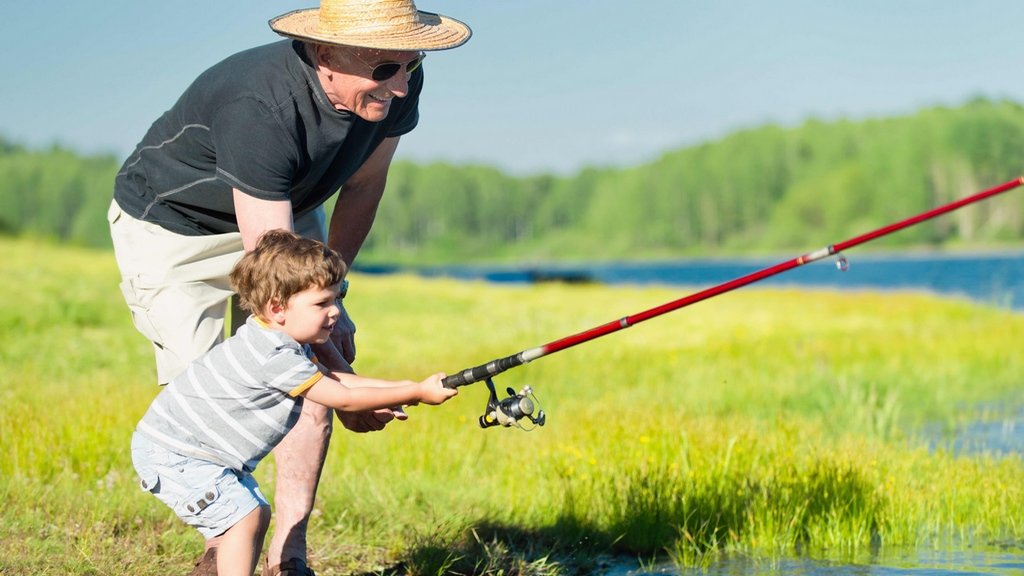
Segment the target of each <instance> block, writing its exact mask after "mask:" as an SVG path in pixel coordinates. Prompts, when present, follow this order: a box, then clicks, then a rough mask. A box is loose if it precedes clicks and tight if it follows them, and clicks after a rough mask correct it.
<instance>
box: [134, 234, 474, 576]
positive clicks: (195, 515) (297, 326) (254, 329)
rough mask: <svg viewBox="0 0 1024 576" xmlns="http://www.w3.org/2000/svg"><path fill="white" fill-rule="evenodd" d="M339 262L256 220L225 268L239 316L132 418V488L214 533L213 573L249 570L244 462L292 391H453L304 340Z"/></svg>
mask: <svg viewBox="0 0 1024 576" xmlns="http://www.w3.org/2000/svg"><path fill="white" fill-rule="evenodd" d="M346 271H347V270H346V267H345V264H344V262H343V261H342V259H341V257H340V256H339V255H338V254H337V253H336V252H334V251H333V250H331V249H330V248H328V247H327V246H325V245H324V244H323V243H321V242H318V241H316V240H310V239H307V238H302V237H300V236H298V235H296V234H294V233H292V232H288V231H285V230H271V231H269V232H266V233H265V234H264V235H263V236H261V237H260V239H259V242H258V243H257V245H256V247H255V249H254V250H253V251H251V252H248V253H246V254H245V255H244V256H243V257H242V258H241V259H240V260H239V261H238V263H237V264H236V265H235V267H234V268H233V269H232V271H231V276H230V278H231V285H232V287H233V288H234V290H235V291H237V292H238V295H239V300H240V303H241V305H242V307H243V309H245V310H247V311H249V312H251V313H252V315H251V316H250V317H249V318H248V320H247V321H246V324H245V326H243V327H241V328H240V329H239V330H238V332H237V334H236V335H235V336H232V337H231V338H229V339H228V340H226V341H224V342H223V343H222V344H220V345H218V346H216V347H215V348H213V349H212V350H211V351H210V352H208V353H207V354H206V355H204V356H202V357H201V358H199V359H197V360H196V361H194V362H192V364H191V365H190V366H189V367H188V369H187V370H186V371H185V372H184V373H182V374H181V375H180V376H178V377H176V378H174V379H172V380H171V382H170V383H169V384H168V385H167V386H166V388H164V389H163V390H162V391H161V392H160V394H159V395H158V396H157V397H156V399H155V400H154V401H153V403H152V405H150V407H149V410H148V411H147V412H146V414H145V415H144V416H143V417H142V420H140V421H139V424H138V426H137V427H136V429H135V434H134V435H133V437H132V461H133V462H134V464H135V469H136V471H137V472H138V474H139V477H140V480H141V485H142V488H143V489H144V490H147V491H149V492H151V493H152V494H153V495H155V496H156V497H157V498H159V499H160V500H161V501H162V502H164V503H165V504H167V505H168V506H170V507H171V509H173V510H174V512H175V513H176V514H177V515H178V516H179V517H180V518H181V519H182V520H184V521H185V522H186V523H187V524H189V525H190V526H193V527H195V528H197V529H198V530H199V531H200V532H201V533H202V534H203V536H204V537H206V538H207V539H210V538H213V537H216V536H220V537H221V538H220V543H219V545H218V547H217V552H216V556H217V558H216V561H217V574H218V575H219V576H231V575H234V574H237V575H245V576H250V575H251V574H252V573H253V570H254V569H255V567H256V563H257V561H258V558H259V553H260V551H261V549H262V547H263V538H264V536H265V535H266V531H267V527H268V525H269V524H270V505H269V503H268V502H267V499H266V497H264V495H263V494H262V492H260V489H259V486H258V485H257V483H256V481H255V479H254V478H253V476H252V472H253V470H254V469H255V468H256V465H257V463H259V461H260V460H262V459H263V458H264V457H265V456H266V455H267V454H269V453H270V451H271V449H272V448H273V447H274V446H275V445H276V444H277V443H278V442H280V441H281V439H282V438H284V436H285V434H287V433H288V431H289V430H290V429H291V428H292V427H293V426H294V425H295V422H296V420H297V419H298V417H299V413H300V411H301V408H302V402H303V399H304V398H309V399H310V400H311V401H314V402H317V403H320V404H323V405H325V406H328V407H330V408H334V409H335V410H342V411H365V410H374V409H379V408H388V407H393V406H400V405H404V404H417V403H420V402H423V403H425V404H435V405H436V404H441V403H442V402H444V401H445V400H447V399H448V398H451V397H452V396H455V394H456V391H455V390H449V389H447V388H445V387H444V386H443V385H442V383H441V379H442V378H443V377H444V374H434V375H433V376H431V377H429V378H427V379H426V380H424V381H422V382H418V383H417V382H412V381H400V382H392V381H387V380H377V379H373V378H366V377H362V376H356V375H354V374H347V373H341V372H328V371H327V370H326V369H325V368H324V367H323V366H322V365H320V364H318V363H317V362H316V358H314V357H313V355H312V352H311V351H310V347H309V345H310V344H320V343H323V342H325V341H326V340H327V338H329V337H330V334H331V330H332V328H333V327H334V323H335V322H336V321H337V319H338V316H339V314H340V311H339V308H338V305H337V298H338V287H339V284H340V283H341V281H342V279H343V278H344V276H345V273H346Z"/></svg>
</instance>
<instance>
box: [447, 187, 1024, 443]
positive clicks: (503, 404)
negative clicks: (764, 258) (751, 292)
mask: <svg viewBox="0 0 1024 576" xmlns="http://www.w3.org/2000/svg"><path fill="white" fill-rule="evenodd" d="M1021 184H1024V176H1022V177H1019V178H1017V179H1015V180H1011V181H1009V182H1006V183H1004V184H1000V185H999V186H996V187H994V188H989V189H988V190H984V191H982V192H978V193H976V194H973V195H971V196H967V197H965V198H961V199H960V200H957V201H955V202H950V203H949V204H945V205H942V206H939V207H938V208H933V209H931V210H928V211H927V212H922V213H920V214H918V215H916V216H911V217H910V218H907V219H905V220H900V221H899V222H895V223H893V224H889V225H888V226H883V227H881V228H879V229H877V230H873V231H871V232H867V233H865V234H861V235H860V236H856V237H854V238H850V239H849V240H846V241H843V242H838V243H836V244H829V245H828V246H826V247H824V248H821V249H818V250H815V251H813V252H808V253H806V254H803V255H801V256H798V257H796V258H793V259H792V260H787V261H785V262H780V263H778V264H775V265H774V266H769V267H767V268H764V269H762V270H758V271H756V272H752V273H750V274H747V275H746V276H741V277H739V278H736V279H734V280H729V281H728V282H724V283H722V284H719V285H717V286H712V287H711V288H708V289H706V290H701V291H700V292H695V293H693V294H690V295H689V296H685V297H683V298H679V299H678V300H673V301H671V302H667V303H665V304H662V305H660V306H655V307H654V308H651V309H649V310H644V311H642V312H638V313H636V314H633V315H631V316H624V317H622V318H619V319H618V320H614V321H612V322H608V323H606V324H602V325H600V326H596V327H594V328H591V329H589V330H584V331H583V332H579V333H577V334H572V335H570V336H566V337H564V338H560V339H558V340H555V341H553V342H549V343H547V344H544V345H542V346H537V347H534V348H528V349H526V350H523V351H522V352H519V353H517V354H513V355H511V356H506V357H504V358H498V359H496V360H492V361H490V362H487V363H486V364H481V365H479V366H474V367H472V368H467V369H465V370H461V371H460V372H458V373H457V374H453V375H451V376H448V377H446V378H445V379H444V380H443V383H444V386H446V387H447V388H456V387H458V386H465V385H466V384H472V383H473V382H479V381H481V380H484V381H486V382H487V387H488V389H489V390H490V398H489V400H488V403H487V409H486V410H485V412H484V415H483V416H481V417H480V426H481V427H484V428H486V427H488V426H496V425H499V424H500V425H502V426H520V427H521V425H520V421H521V420H522V419H527V420H529V421H530V422H532V423H533V424H534V425H538V426H543V425H544V421H545V416H544V412H543V411H540V412H538V413H537V416H536V417H535V416H534V415H533V412H534V408H535V405H534V404H535V400H536V398H535V397H534V396H533V392H532V390H530V388H529V387H526V388H524V389H523V391H522V392H520V393H518V394H516V393H515V390H513V389H512V388H509V389H508V390H507V391H508V394H509V396H508V398H505V399H504V400H500V401H499V400H498V397H497V394H496V392H495V390H494V382H493V381H492V380H491V378H492V377H493V376H495V375H497V374H500V373H502V372H504V371H506V370H508V369H510V368H515V367H516V366H521V365H523V364H526V363H528V362H532V361H534V360H536V359H538V358H542V357H544V356H548V355H550V354H554V353H555V352H560V351H562V350H565V349H566V348H571V347H573V346H576V345H577V344H582V343H584V342H589V341H591V340H594V339H596V338H600V337H602V336H606V335H608V334H611V333H612V332H618V331H619V330H622V329H623V328H628V327H630V326H633V325H635V324H639V323H640V322H643V321H645V320H650V319H651V318H654V317H657V316H661V315H662V314H667V313H668V312H672V311H673V310H678V309H680V308H683V307H686V306H689V305H690V304H695V303H697V302H700V301H702V300H707V299H708V298H712V297H714V296H718V295H719V294H722V293H725V292H729V291H731V290H735V289H737V288H740V287H742V286H746V285H748V284H753V283H754V282H757V281H759V280H764V279H765V278H769V277H772V276H775V275H776V274H781V273H783V272H785V271H787V270H792V269H793V268H797V267H799V266H803V265H804V264H808V263H810V262H814V261H816V260H821V259H822V258H827V257H829V256H834V255H838V258H839V261H838V262H837V264H838V265H839V267H840V269H842V270H845V269H846V260H845V258H843V257H842V254H841V252H842V251H843V250H845V249H847V248H853V247H854V246H858V245H860V244H863V243H865V242H870V241H871V240H874V239H876V238H880V237H882V236H886V235H889V234H892V233H893V232H896V231H898V230H902V229H904V228H908V227H910V226H914V225H915V224H920V223H921V222H924V221H925V220H930V219H932V218H935V217H936V216H941V215H943V214H946V213H947V212H952V211H954V210H957V209H959V208H962V207H964V206H967V205H968V204H973V203H975V202H980V201H982V200H986V199H988V198H991V197H993V196H995V195H997V194H1002V193H1003V192H1006V191H1008V190H1011V189H1013V188H1016V187H1018V186H1020V185H1021Z"/></svg>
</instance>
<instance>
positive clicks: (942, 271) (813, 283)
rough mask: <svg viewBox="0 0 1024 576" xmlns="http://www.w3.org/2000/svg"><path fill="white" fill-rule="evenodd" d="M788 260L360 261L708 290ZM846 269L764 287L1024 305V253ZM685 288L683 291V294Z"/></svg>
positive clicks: (799, 274)
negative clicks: (907, 293) (923, 294)
mask: <svg viewBox="0 0 1024 576" xmlns="http://www.w3.org/2000/svg"><path fill="white" fill-rule="evenodd" d="M790 258H791V257H787V258H782V259H776V260H772V259H767V258H756V259H755V258H749V259H695V260H671V261H652V262H594V263H575V264H518V265H501V266H476V265H466V266H456V265H452V266H432V267H419V268H399V267H392V266H373V267H363V268H358V270H359V271H362V272H365V273H389V272H397V271H402V272H414V273H417V274H420V275H422V276H428V277H451V278H459V279H472V280H485V281H489V282H499V283H536V282H575V283H583V282H596V283H601V284H609V285H625V284H628V285H649V284H660V285H668V286H680V287H685V288H688V289H702V288H706V287H709V286H714V285H717V284H721V283H723V282H727V281H730V280H733V279H736V278H740V277H742V276H745V275H747V274H750V273H753V272H756V271H758V270H761V269H763V268H767V267H769V266H772V265H775V264H778V263H779V262H782V261H787V260H789V259H790ZM842 258H843V259H844V261H845V263H846V270H845V271H840V270H839V269H838V266H836V264H837V263H838V262H839V261H840V260H839V257H838V256H837V257H833V258H827V259H823V260H819V261H817V262H812V263H810V264H806V265H804V266H800V267H797V268H794V269H792V270H788V271H786V272H783V273H781V274H778V275H776V276H772V277H770V278H766V279H764V280H761V281H759V282H757V283H756V284H752V285H750V286H749V287H744V288H743V289H752V288H756V287H759V286H805V287H815V288H829V289H837V290H887V291H891V290H918V291H928V292H934V293H936V294H942V295H946V296H952V297H964V298H970V299H972V300H975V301H978V302H981V303H984V304H987V305H993V306H1000V307H1006V308H1013V309H1015V310H1024V252H1019V251H1015V252H996V253H938V252H930V253H891V254H884V255H880V254H865V255H860V254H857V253H856V252H848V253H846V254H843V255H842ZM683 295H684V294H680V296H683Z"/></svg>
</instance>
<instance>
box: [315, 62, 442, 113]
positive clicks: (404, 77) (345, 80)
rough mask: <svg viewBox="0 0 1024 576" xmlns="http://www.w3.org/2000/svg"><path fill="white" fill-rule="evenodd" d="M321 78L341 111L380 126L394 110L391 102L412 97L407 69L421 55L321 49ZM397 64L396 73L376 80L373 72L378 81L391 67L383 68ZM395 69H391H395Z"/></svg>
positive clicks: (327, 91) (333, 102)
mask: <svg viewBox="0 0 1024 576" xmlns="http://www.w3.org/2000/svg"><path fill="white" fill-rule="evenodd" d="M317 50H318V51H319V54H318V62H319V63H320V66H319V67H318V70H317V72H318V75H319V76H320V83H321V84H322V85H323V89H324V92H325V93H326V94H327V98H328V99H329V100H330V101H331V104H333V105H334V107H335V108H337V109H338V110H348V111H350V112H352V113H354V114H356V115H357V116H359V117H360V118H362V119H363V120H366V121H368V122H380V121H381V120H383V119H384V118H386V117H387V115H388V111H389V110H390V109H391V99H392V98H402V97H404V96H406V95H407V94H408V93H409V76H410V75H411V72H408V71H407V69H408V68H409V67H410V64H412V67H413V68H415V66H416V64H417V63H418V61H419V59H420V58H422V54H421V53H420V52H415V51H388V50H373V49H369V48H347V47H326V46H318V47H317ZM389 63H392V64H398V65H399V66H398V67H397V72H396V73H395V74H394V75H393V76H391V77H389V78H386V79H382V80H374V79H373V75H374V69H375V68H377V75H378V77H379V76H380V75H381V73H382V71H383V72H387V71H390V70H389V68H388V67H384V68H379V67H380V66H381V65H382V64H389ZM394 68H395V67H394V66H392V67H390V69H394Z"/></svg>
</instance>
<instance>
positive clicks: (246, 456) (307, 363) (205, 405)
mask: <svg viewBox="0 0 1024 576" xmlns="http://www.w3.org/2000/svg"><path fill="white" fill-rule="evenodd" d="M322 377H323V373H322V372H320V370H319V369H318V368H317V366H316V364H315V363H314V357H313V353H312V351H311V350H310V348H309V345H306V344H299V343H298V342H296V341H295V340H294V339H292V338H291V337H290V336H288V335H287V334H286V333H284V332H282V331H280V330H272V329H270V328H268V327H267V326H266V325H265V324H263V323H262V322H261V321H260V320H259V319H257V318H256V317H255V316H250V317H249V319H248V320H247V321H246V324H245V326H242V327H241V328H240V329H239V330H238V332H237V333H236V334H235V335H234V336H232V337H231V338H228V339H227V340H225V341H224V342H223V343H221V344H219V345H217V346H216V347H214V348H213V349H212V350H210V351H209V352H207V353H206V354H205V355H203V356H202V357H200V358H198V359H197V360H195V361H194V362H192V363H191V364H190V365H189V367H188V369H187V370H186V371H185V372H183V373H182V374H180V375H178V376H177V377H175V378H174V379H172V380H171V382H169V383H168V384H167V386H165V387H164V388H163V389H162V390H161V391H160V394H159V395H157V397H156V398H155V399H154V400H153V403H152V404H151V405H150V407H149V410H148V411H147V412H146V414H145V415H144V416H143V417H142V420H140V421H139V424H138V426H137V427H136V431H137V432H139V433H141V434H145V435H146V436H148V437H149V438H150V439H152V440H153V441H154V442H156V443H158V444H162V445H163V446H165V447H167V448H168V449H170V450H172V451H174V452H177V453H179V454H183V455H186V456H192V457H196V458H201V459H204V460H209V461H211V462H216V463H218V464H222V465H224V466H226V467H229V468H233V469H236V470H242V471H245V472H252V471H253V470H254V469H255V468H256V464H258V463H259V461H260V460H262V459H263V458H264V457H266V455H267V454H269V453H270V451H271V450H272V449H273V448H274V446H276V445H277V444H278V442H280V441H281V439H283V438H284V436H285V434H287V433H288V431H289V430H291V429H292V427H293V426H294V425H295V422H296V421H297V420H298V418H299V412H300V411H301V409H302V396H300V395H301V394H302V393H303V392H305V391H306V390H308V389H309V387H310V386H312V385H313V384H315V383H316V382H317V381H319V380H320V378H322Z"/></svg>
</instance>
